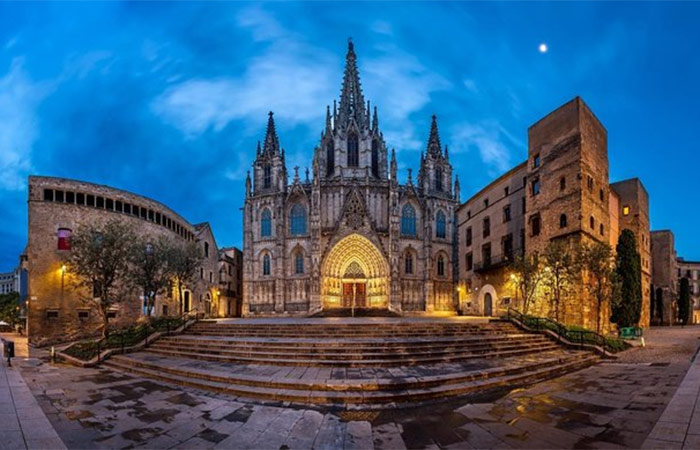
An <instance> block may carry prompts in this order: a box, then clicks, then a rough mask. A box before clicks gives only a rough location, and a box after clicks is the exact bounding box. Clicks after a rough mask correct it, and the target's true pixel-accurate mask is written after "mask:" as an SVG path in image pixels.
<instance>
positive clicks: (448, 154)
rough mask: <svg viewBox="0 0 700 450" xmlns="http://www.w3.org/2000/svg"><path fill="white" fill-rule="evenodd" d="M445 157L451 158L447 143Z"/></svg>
mask: <svg viewBox="0 0 700 450" xmlns="http://www.w3.org/2000/svg"><path fill="white" fill-rule="evenodd" d="M445 159H450V151H449V149H448V148H447V145H445Z"/></svg>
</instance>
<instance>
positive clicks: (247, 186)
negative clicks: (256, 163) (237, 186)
mask: <svg viewBox="0 0 700 450" xmlns="http://www.w3.org/2000/svg"><path fill="white" fill-rule="evenodd" d="M250 188H251V182H250V170H249V171H248V173H247V174H246V177H245V196H246V197H250Z"/></svg>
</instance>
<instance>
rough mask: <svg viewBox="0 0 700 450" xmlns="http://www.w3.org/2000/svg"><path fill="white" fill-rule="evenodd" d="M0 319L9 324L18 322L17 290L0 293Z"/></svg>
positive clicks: (12, 324) (13, 324)
mask: <svg viewBox="0 0 700 450" xmlns="http://www.w3.org/2000/svg"><path fill="white" fill-rule="evenodd" d="M0 321H3V322H5V323H8V324H10V325H11V326H15V325H17V324H19V323H20V321H21V320H20V317H19V294H18V293H17V292H10V293H8V294H2V295H0Z"/></svg>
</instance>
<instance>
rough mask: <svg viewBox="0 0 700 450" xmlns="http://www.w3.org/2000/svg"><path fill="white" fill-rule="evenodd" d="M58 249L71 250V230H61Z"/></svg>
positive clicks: (59, 230) (59, 231)
mask: <svg viewBox="0 0 700 450" xmlns="http://www.w3.org/2000/svg"><path fill="white" fill-rule="evenodd" d="M57 235H58V249H59V250H70V238H71V235H72V231H71V230H70V229H69V228H59V229H58V232H57Z"/></svg>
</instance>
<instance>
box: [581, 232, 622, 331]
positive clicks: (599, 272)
mask: <svg viewBox="0 0 700 450" xmlns="http://www.w3.org/2000/svg"><path fill="white" fill-rule="evenodd" d="M577 262H578V264H577V265H578V266H579V268H580V269H581V271H582V273H583V276H584V277H585V279H586V280H587V281H588V282H589V284H590V292H591V294H592V295H593V297H594V298H595V300H596V331H597V332H598V333H600V319H601V314H602V311H603V307H604V306H605V304H606V301H609V300H610V299H611V298H612V296H613V294H614V292H615V288H616V286H615V270H614V261H613V255H612V249H611V248H610V245H608V244H606V243H604V242H597V241H596V242H595V243H593V244H590V245H585V244H584V245H581V247H580V249H579V252H578V255H577Z"/></svg>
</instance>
